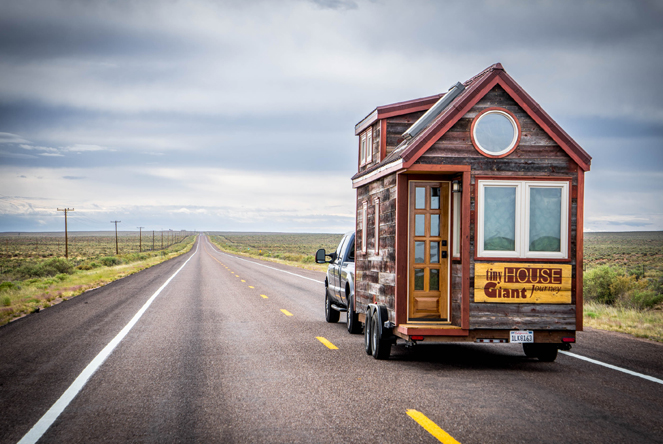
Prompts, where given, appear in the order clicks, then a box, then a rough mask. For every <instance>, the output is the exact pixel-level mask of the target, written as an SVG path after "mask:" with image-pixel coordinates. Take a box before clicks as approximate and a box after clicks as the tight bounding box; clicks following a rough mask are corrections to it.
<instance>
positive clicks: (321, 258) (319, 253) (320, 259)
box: [315, 248, 327, 264]
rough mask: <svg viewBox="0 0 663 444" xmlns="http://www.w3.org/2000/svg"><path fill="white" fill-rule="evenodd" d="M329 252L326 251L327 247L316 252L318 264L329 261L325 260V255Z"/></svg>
mask: <svg viewBox="0 0 663 444" xmlns="http://www.w3.org/2000/svg"><path fill="white" fill-rule="evenodd" d="M326 255H327V254H326V253H325V249H324V248H321V249H319V250H318V251H316V252H315V263H316V264H325V263H327V261H326V260H325V256H326Z"/></svg>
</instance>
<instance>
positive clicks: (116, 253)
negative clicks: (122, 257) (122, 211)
mask: <svg viewBox="0 0 663 444" xmlns="http://www.w3.org/2000/svg"><path fill="white" fill-rule="evenodd" d="M120 222H122V221H121V220H112V221H111V222H110V223H112V224H115V255H118V254H120V250H119V248H117V224H119V223H120Z"/></svg>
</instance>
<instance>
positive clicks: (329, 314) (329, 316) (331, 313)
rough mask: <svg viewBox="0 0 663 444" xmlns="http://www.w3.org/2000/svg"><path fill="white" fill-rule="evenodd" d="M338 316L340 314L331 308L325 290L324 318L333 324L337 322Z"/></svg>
mask: <svg viewBox="0 0 663 444" xmlns="http://www.w3.org/2000/svg"><path fill="white" fill-rule="evenodd" d="M340 316H341V314H340V313H339V312H338V311H336V310H334V309H333V308H332V306H331V300H329V293H328V292H327V290H325V320H326V321H327V322H329V323H330V324H335V323H337V322H338V319H339V318H340Z"/></svg>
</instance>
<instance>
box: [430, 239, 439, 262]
mask: <svg viewBox="0 0 663 444" xmlns="http://www.w3.org/2000/svg"><path fill="white" fill-rule="evenodd" d="M430 263H431V264H439V263H440V243H439V242H431V243H430Z"/></svg>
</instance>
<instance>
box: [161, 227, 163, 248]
mask: <svg viewBox="0 0 663 444" xmlns="http://www.w3.org/2000/svg"><path fill="white" fill-rule="evenodd" d="M161 249H162V250H163V230H161Z"/></svg>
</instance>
